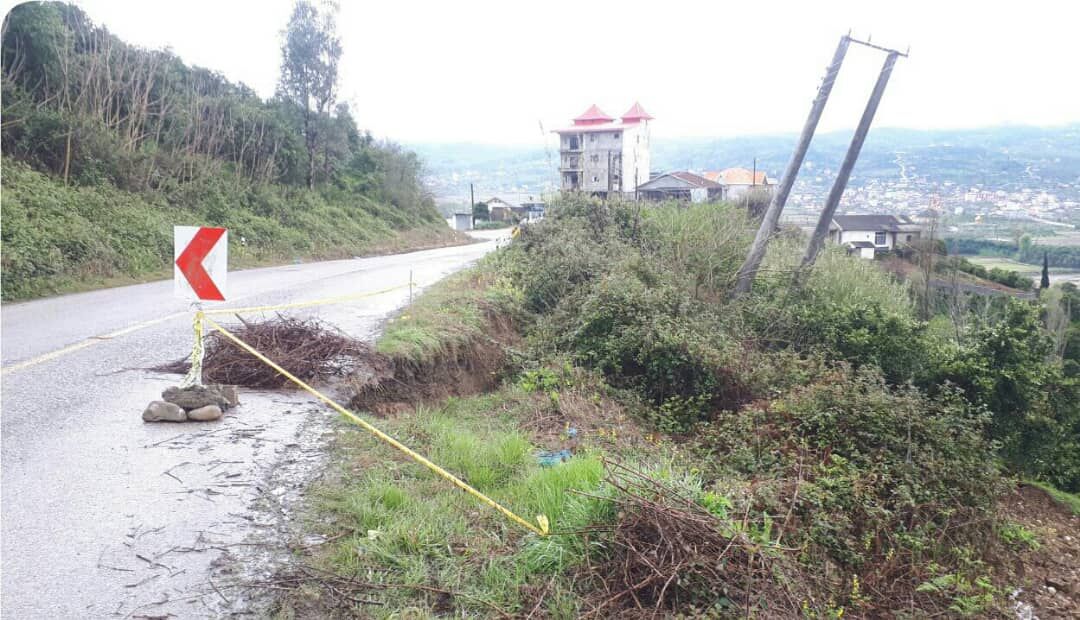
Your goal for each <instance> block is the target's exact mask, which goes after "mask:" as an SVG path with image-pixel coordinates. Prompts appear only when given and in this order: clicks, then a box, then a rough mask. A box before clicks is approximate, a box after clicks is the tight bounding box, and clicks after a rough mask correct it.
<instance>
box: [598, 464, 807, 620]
mask: <svg viewBox="0 0 1080 620" xmlns="http://www.w3.org/2000/svg"><path fill="white" fill-rule="evenodd" d="M605 465H606V467H607V471H608V477H607V483H608V484H610V485H611V486H612V487H613V488H614V489H615V491H616V494H615V495H614V497H613V501H614V502H615V503H616V506H617V509H618V516H617V519H616V522H615V524H614V525H613V527H612V528H611V530H610V532H609V534H608V536H606V537H605V538H606V540H605V541H604V543H603V544H605V545H606V546H607V547H608V553H607V554H606V559H605V560H604V561H603V562H600V563H596V564H593V563H590V564H589V566H588V567H587V569H586V570H587V572H588V573H589V576H590V577H591V578H592V581H593V583H594V584H595V587H596V589H597V592H598V595H597V596H596V597H594V598H595V604H594V607H593V608H592V610H591V611H590V614H589V615H591V616H594V617H606V616H609V615H611V614H613V613H615V612H616V611H618V610H621V612H622V613H625V612H626V611H630V610H636V611H638V612H643V613H646V614H648V615H653V614H657V613H661V614H663V613H666V612H674V611H677V610H678V611H682V612H684V613H685V612H686V611H687V610H689V609H698V610H699V611H702V612H704V611H705V608H709V607H714V606H716V605H720V606H722V607H726V608H728V609H727V610H728V612H735V613H738V612H739V611H744V610H745V611H747V612H748V611H749V610H750V609H751V606H753V608H754V609H755V610H756V611H757V612H759V613H760V612H761V611H763V608H765V609H768V610H769V613H776V614H779V615H784V613H785V612H791V613H793V614H795V615H798V609H799V606H798V602H797V598H798V597H796V596H794V595H793V594H792V593H791V592H789V591H783V590H784V587H783V586H782V585H778V583H777V580H776V579H774V571H775V570H776V569H778V568H779V564H778V562H780V561H782V560H783V555H784V554H783V550H782V549H779V548H777V547H775V546H769V545H763V544H761V542H756V541H754V540H753V539H752V537H751V536H749V535H748V534H747V532H748V531H749V529H750V528H749V524H748V516H749V515H748V514H744V515H743V517H742V520H741V522H740V521H739V520H738V519H735V520H728V519H721V518H720V517H718V516H717V515H714V514H713V513H711V512H709V511H708V510H706V509H705V508H704V507H703V506H701V505H700V504H699V503H697V502H696V501H695V500H694V499H693V498H689V497H686V496H685V495H684V494H683V493H681V492H680V491H679V490H678V489H675V488H673V487H672V486H671V485H669V484H666V483H664V482H662V481H660V480H657V479H656V478H654V477H652V476H650V475H647V474H645V473H643V472H640V471H637V470H634V469H632V468H630V467H628V466H626V465H623V464H620V463H613V462H606V463H605ZM713 611H715V609H714V610H713Z"/></svg>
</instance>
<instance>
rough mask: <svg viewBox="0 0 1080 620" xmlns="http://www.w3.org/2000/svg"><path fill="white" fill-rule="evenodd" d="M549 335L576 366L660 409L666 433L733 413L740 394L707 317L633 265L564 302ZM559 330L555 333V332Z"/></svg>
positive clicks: (719, 337) (678, 293)
mask: <svg viewBox="0 0 1080 620" xmlns="http://www.w3.org/2000/svg"><path fill="white" fill-rule="evenodd" d="M564 306H568V307H571V308H573V311H572V312H571V311H566V309H565V308H564V311H562V312H556V313H555V314H554V315H553V318H554V322H555V323H554V325H552V329H551V332H552V333H553V334H557V335H556V338H558V341H559V342H560V344H561V345H562V346H563V347H565V348H566V349H567V350H569V351H571V352H572V353H573V355H574V356H575V358H576V359H577V360H578V361H579V363H582V364H583V365H585V366H587V367H590V368H595V369H598V370H600V371H601V372H603V373H604V375H605V377H607V378H608V380H609V382H611V383H612V384H613V385H615V386H619V387H630V388H634V389H635V390H636V391H637V392H638V393H640V394H641V395H643V396H644V397H645V398H647V399H648V400H649V401H650V402H652V403H653V404H654V405H655V406H657V407H659V408H660V419H661V421H662V422H663V425H664V426H665V427H666V428H667V429H668V430H685V429H686V428H688V427H689V425H691V424H693V423H695V422H697V421H699V420H700V419H702V418H703V417H704V416H706V415H708V413H709V412H711V411H714V410H717V409H721V408H727V409H732V408H736V407H737V406H738V405H739V404H741V402H742V400H744V399H745V398H746V396H747V395H746V390H745V388H744V387H743V386H742V385H741V384H740V383H739V381H738V379H736V378H735V377H733V376H732V375H731V373H730V372H729V371H728V370H727V369H726V365H727V363H728V361H729V352H728V349H729V346H730V345H729V343H728V342H727V341H726V340H725V337H724V335H723V332H722V331H720V330H717V329H713V328H710V326H712V327H715V326H716V322H715V321H713V320H711V317H710V314H709V311H708V309H707V308H705V307H704V306H702V305H701V304H700V303H698V302H695V301H694V300H693V299H692V298H691V297H689V296H688V295H687V294H686V293H685V292H684V291H682V290H680V289H678V288H675V287H673V286H670V285H667V284H664V283H662V282H660V281H658V280H657V279H656V277H655V275H654V274H652V273H651V272H649V271H648V270H647V269H646V268H645V267H644V266H642V265H640V264H638V265H637V270H636V271H635V270H634V269H629V268H620V269H618V270H616V271H615V272H613V273H612V274H610V275H608V276H605V277H603V278H601V279H599V280H598V281H597V282H595V283H594V285H593V286H592V287H590V289H589V290H588V291H587V292H586V291H583V292H581V293H580V294H577V295H573V296H570V297H568V298H567V299H566V300H565V302H564ZM557 330H558V331H557Z"/></svg>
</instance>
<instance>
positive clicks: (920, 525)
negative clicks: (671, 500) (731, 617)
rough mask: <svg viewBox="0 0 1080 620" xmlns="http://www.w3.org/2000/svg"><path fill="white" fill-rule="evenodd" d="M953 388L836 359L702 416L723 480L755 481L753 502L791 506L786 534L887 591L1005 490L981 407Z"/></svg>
mask: <svg viewBox="0 0 1080 620" xmlns="http://www.w3.org/2000/svg"><path fill="white" fill-rule="evenodd" d="M980 411H981V410H980V409H979V408H977V407H972V406H971V405H969V404H968V403H967V402H966V401H965V400H964V398H962V396H961V395H959V394H958V393H956V392H955V391H949V390H943V391H942V392H941V394H939V395H938V396H937V397H934V398H930V397H927V396H925V395H923V394H922V393H921V392H920V391H918V390H917V389H914V388H911V387H908V388H890V387H888V386H887V385H886V384H885V383H884V382H883V381H882V379H881V378H880V376H879V375H878V374H877V373H876V372H875V371H873V370H870V369H864V370H861V371H853V370H849V369H847V368H846V367H844V366H840V367H837V368H834V369H833V370H831V371H827V372H825V373H824V374H823V375H822V376H820V377H818V378H817V380H816V381H815V382H814V383H813V384H811V385H808V386H806V387H803V388H796V389H794V390H792V391H791V392H789V393H788V394H786V395H784V396H782V397H780V398H778V399H776V400H773V401H772V402H771V403H768V404H766V405H761V406H754V407H749V408H747V409H745V410H743V411H742V412H740V413H738V414H731V415H724V416H720V417H718V418H717V419H716V420H715V421H714V422H712V423H710V424H708V425H706V426H704V427H703V431H702V438H703V441H702V445H703V446H707V447H708V448H709V455H710V457H711V459H712V462H713V463H714V464H715V466H716V468H717V469H716V475H717V476H719V477H720V478H721V479H724V478H726V477H729V476H731V475H733V474H734V475H736V476H739V477H742V478H744V479H745V478H749V479H752V480H755V481H756V483H755V485H754V491H753V493H754V497H755V499H754V501H755V502H756V504H757V506H756V507H757V509H759V510H763V511H765V512H767V513H770V514H774V515H785V514H787V515H790V516H789V517H787V519H785V522H784V524H783V525H782V526H779V525H778V527H782V528H783V530H784V532H785V536H790V538H787V539H786V540H787V541H788V543H789V544H791V545H792V546H799V545H800V544H809V547H808V548H807V550H806V552H805V555H804V560H805V561H807V562H808V563H810V564H811V565H815V566H820V565H821V563H822V560H821V557H820V556H821V555H824V556H826V557H827V558H828V559H829V560H830V561H831V562H833V563H835V564H837V565H839V566H840V567H841V568H842V569H844V570H846V571H851V572H852V573H854V574H857V575H858V576H859V577H860V578H861V579H863V580H865V581H866V582H867V583H866V585H867V587H868V589H872V590H877V591H878V593H879V595H880V596H881V597H882V598H883V599H884V600H886V601H887V600H888V598H887V595H888V593H889V590H890V589H892V588H896V587H897V586H898V585H899V584H906V585H907V587H909V588H913V587H914V586H915V585H917V584H918V583H919V582H920V581H921V580H922V579H923V578H925V577H927V576H928V572H927V571H928V569H927V567H928V565H929V564H930V562H937V563H939V564H942V565H945V566H949V565H953V564H955V563H956V557H955V555H954V552H955V551H959V550H962V549H963V548H964V547H965V546H967V545H969V544H971V543H972V542H973V541H978V540H979V539H981V538H983V537H985V536H986V535H987V534H988V532H989V531H990V530H989V528H987V527H986V523H987V517H988V515H989V514H990V510H991V509H992V507H993V503H994V500H995V497H996V496H997V494H998V493H1000V492H1001V491H1002V486H1001V483H1000V477H999V473H998V470H997V467H996V466H995V459H994V449H993V444H992V443H991V442H990V441H989V440H988V439H987V438H986V434H985V432H984V430H985V426H986V424H987V423H988V422H989V417H988V416H987V415H986V414H983V413H980Z"/></svg>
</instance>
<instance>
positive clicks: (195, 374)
mask: <svg viewBox="0 0 1080 620" xmlns="http://www.w3.org/2000/svg"><path fill="white" fill-rule="evenodd" d="M194 323H195V324H194V327H195V344H193V345H192V347H191V368H190V369H189V370H188V374H187V376H185V377H184V380H183V381H181V382H180V387H188V386H189V385H202V363H203V353H204V351H203V313H202V312H196V313H195V322H194Z"/></svg>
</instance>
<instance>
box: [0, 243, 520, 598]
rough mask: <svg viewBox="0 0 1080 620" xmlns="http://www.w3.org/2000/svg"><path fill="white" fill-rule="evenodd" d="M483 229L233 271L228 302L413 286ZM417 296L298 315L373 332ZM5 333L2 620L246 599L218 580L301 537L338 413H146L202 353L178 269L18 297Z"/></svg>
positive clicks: (304, 400)
mask: <svg viewBox="0 0 1080 620" xmlns="http://www.w3.org/2000/svg"><path fill="white" fill-rule="evenodd" d="M478 234H479V235H483V236H484V240H483V241H482V242H479V243H475V244H472V245H467V246H460V247H453V248H442V249H436V250H426V251H421V252H413V253H408V254H398V255H393V256H382V257H372V258H363V259H352V260H340V261H331V262H322V263H311V264H300V265H289V266H284V267H274V268H267V269H255V270H250V271H242V272H236V273H232V274H230V275H229V291H228V295H229V301H228V302H227V304H226V305H227V306H233V307H239V306H251V305H268V304H281V303H290V302H297V301H306V300H310V299H318V298H323V297H333V296H340V295H346V294H351V293H356V292H363V291H376V290H381V289H385V288H388V287H391V286H395V285H399V284H406V283H407V282H408V281H409V274H410V271H411V272H412V277H413V279H414V281H416V282H418V283H420V284H421V285H424V284H430V283H431V282H434V281H436V280H438V279H439V278H441V277H443V276H445V275H447V274H449V273H451V272H453V271H456V270H458V269H461V268H462V267H464V266H466V265H468V264H470V263H471V262H473V261H475V260H476V259H477V258H479V257H480V256H482V255H483V254H485V253H487V252H489V251H491V250H492V249H494V248H495V246H496V244H497V243H498V241H496V240H495V238H496V237H497V236H500V233H498V232H496V233H488V234H484V233H478ZM408 295H409V293H408V290H407V289H406V290H398V291H395V292H392V293H386V294H382V295H378V296H374V297H370V298H365V299H361V300H358V301H352V302H349V303H347V304H339V305H333V306H321V307H316V308H311V309H304V310H299V311H290V314H292V315H302V316H318V317H320V318H322V319H324V320H327V321H328V322H331V323H333V324H334V325H336V326H338V327H340V328H341V329H343V330H345V331H346V332H348V333H349V334H351V335H354V336H357V337H360V338H371V337H373V336H374V334H375V331H376V330H377V329H378V326H379V325H380V323H381V321H382V320H383V319H384V318H385V317H386V316H387V315H388V314H390V313H392V312H393V311H395V310H396V309H398V308H399V307H401V306H402V305H403V304H405V303H406V301H407V298H408ZM230 318H231V317H230ZM2 327H3V340H2V346H0V366H2V372H3V377H2V388H3V391H2V398H3V401H2V409H0V412H2V413H0V424H2V469H3V473H2V486H0V489H2V493H3V495H2V501H3V504H2V517H0V520H2V542H0V547H2V548H0V558H2V583H0V585H2V591H0V592H2V596H0V615H2V616H3V617H4V618H5V619H6V618H12V619H15V618H138V617H140V616H143V617H166V616H167V615H168V614H172V617H179V618H190V617H196V618H198V617H216V616H220V615H222V614H223V613H225V612H227V611H244V610H245V609H244V608H245V597H244V594H243V592H242V591H241V590H239V589H233V590H230V589H229V588H228V587H224V586H221V587H219V586H220V584H219V581H220V580H221V577H220V575H222V574H223V573H228V572H229V571H233V570H235V567H230V560H235V558H237V557H239V556H244V557H246V558H248V562H247V563H248V564H253V563H252V562H250V557H251V554H250V553H247V552H249V551H250V550H251V549H252V548H258V547H259V545H260V544H261V542H262V541H268V542H269V541H273V540H274V539H275V538H280V537H281V536H282V535H283V532H287V531H290V530H289V528H288V526H289V522H290V521H291V520H292V519H293V518H294V510H295V507H296V506H297V505H298V502H297V500H298V499H299V498H300V497H301V495H302V493H303V490H304V488H305V487H306V486H307V484H308V483H309V482H310V481H311V479H312V477H313V476H317V475H318V472H319V470H320V465H321V463H322V462H321V459H322V457H323V451H322V449H321V448H322V446H323V444H324V441H323V439H324V438H325V436H326V435H327V434H328V433H332V432H333V428H334V427H333V425H331V424H328V423H327V420H329V419H330V418H331V417H332V415H331V414H330V413H328V410H327V409H326V408H324V407H320V406H319V405H317V404H315V403H314V402H313V400H312V399H311V398H310V397H307V396H306V395H305V396H300V395H298V394H296V393H292V392H251V391H242V392H241V406H240V407H237V408H236V409H233V410H230V411H229V412H227V413H226V416H225V418H223V419H222V420H219V421H217V422H189V423H184V424H168V423H160V424H146V423H144V422H143V421H142V419H141V413H142V410H143V408H145V406H146V404H147V403H148V402H149V401H151V400H155V399H157V398H159V394H160V392H161V391H162V389H164V388H165V387H167V386H169V385H173V384H175V383H176V382H177V380H178V377H177V376H176V375H167V374H160V373H155V372H153V371H150V370H147V368H148V367H151V366H154V365H157V364H160V363H163V362H166V361H171V360H175V359H178V358H180V357H183V356H184V355H186V354H187V353H189V352H190V350H191V340H192V332H191V312H190V309H189V307H188V306H187V304H185V303H184V302H181V301H178V300H174V299H173V297H172V281H165V282H154V283H150V284H142V285H137V286H128V287H122V288H114V289H107V290H101V291H94V292H90V293H81V294H76V295H67V296H62V297H56V298H51V299H44V300H39V301H32V302H26V303H20V304H5V305H4V307H3V311H2ZM277 542H279V543H280V542H281V541H277ZM317 542H318V541H315V543H316V544H317ZM234 563H236V562H234ZM256 564H257V563H256ZM251 568H252V567H248V572H249V573H251V574H255V575H257V574H258V571H259V570H260V568H261V567H260V566H254V567H253V568H254V570H250V569H251ZM215 574H216V575H218V577H217V579H218V581H214V577H213V576H214V575H215ZM223 588H224V589H223Z"/></svg>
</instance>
